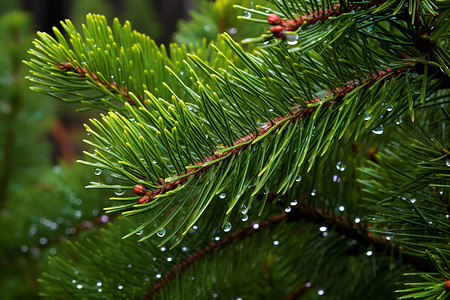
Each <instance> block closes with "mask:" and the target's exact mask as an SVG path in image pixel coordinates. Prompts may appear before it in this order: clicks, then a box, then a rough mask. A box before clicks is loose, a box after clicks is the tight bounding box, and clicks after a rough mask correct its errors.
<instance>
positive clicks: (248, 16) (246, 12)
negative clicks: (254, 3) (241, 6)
mask: <svg viewBox="0 0 450 300" xmlns="http://www.w3.org/2000/svg"><path fill="white" fill-rule="evenodd" d="M242 15H243V16H244V18H250V17H251V16H252V14H251V13H250V12H248V11H246V10H244V11H243V12H242Z"/></svg>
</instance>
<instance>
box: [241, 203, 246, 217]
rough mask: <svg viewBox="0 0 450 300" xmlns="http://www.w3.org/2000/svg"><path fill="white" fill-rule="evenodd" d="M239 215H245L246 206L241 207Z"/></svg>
mask: <svg viewBox="0 0 450 300" xmlns="http://www.w3.org/2000/svg"><path fill="white" fill-rule="evenodd" d="M241 214H243V215H245V214H247V206H245V205H242V206H241Z"/></svg>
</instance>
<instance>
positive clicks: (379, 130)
mask: <svg viewBox="0 0 450 300" xmlns="http://www.w3.org/2000/svg"><path fill="white" fill-rule="evenodd" d="M372 132H373V133H375V134H383V132H384V128H383V125H380V126H378V127H377V128H374V129H373V130H372Z"/></svg>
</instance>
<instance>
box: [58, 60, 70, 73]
mask: <svg viewBox="0 0 450 300" xmlns="http://www.w3.org/2000/svg"><path fill="white" fill-rule="evenodd" d="M57 67H58V68H60V69H61V70H64V71H72V70H73V67H72V66H71V65H70V64H69V63H68V62H62V63H60V64H59V65H57Z"/></svg>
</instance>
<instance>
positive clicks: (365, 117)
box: [364, 113, 372, 121]
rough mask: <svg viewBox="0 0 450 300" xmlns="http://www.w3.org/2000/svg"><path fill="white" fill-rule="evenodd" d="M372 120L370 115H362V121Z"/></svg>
mask: <svg viewBox="0 0 450 300" xmlns="http://www.w3.org/2000/svg"><path fill="white" fill-rule="evenodd" d="M371 118H372V116H371V115H369V114H368V113H365V114H364V121H369V120H370V119H371Z"/></svg>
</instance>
